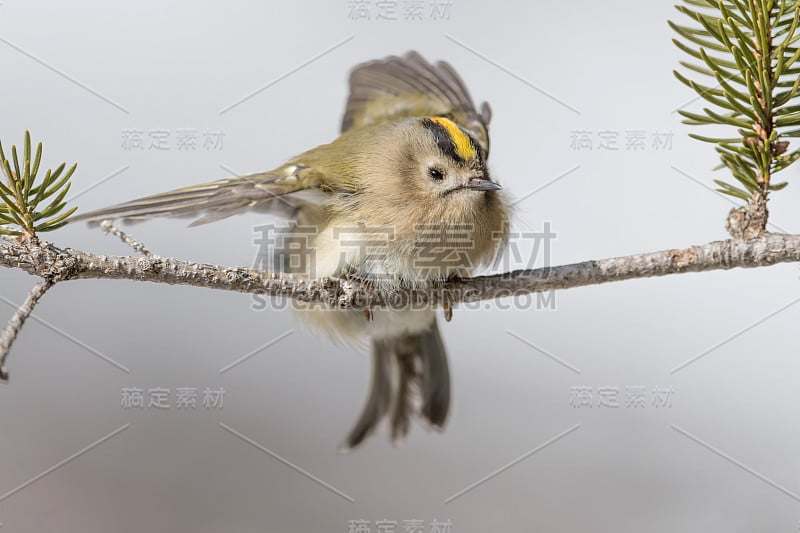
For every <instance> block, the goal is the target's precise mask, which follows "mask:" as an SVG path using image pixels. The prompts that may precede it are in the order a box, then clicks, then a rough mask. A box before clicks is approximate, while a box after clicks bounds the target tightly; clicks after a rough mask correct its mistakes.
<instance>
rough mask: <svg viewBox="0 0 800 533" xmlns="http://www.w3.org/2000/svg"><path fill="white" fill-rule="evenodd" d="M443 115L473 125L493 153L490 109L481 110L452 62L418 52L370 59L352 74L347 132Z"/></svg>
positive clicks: (473, 131) (467, 126)
mask: <svg viewBox="0 0 800 533" xmlns="http://www.w3.org/2000/svg"><path fill="white" fill-rule="evenodd" d="M425 116H443V117H447V118H449V119H450V120H452V121H453V122H455V123H456V124H458V125H459V126H461V127H462V128H464V129H466V130H468V131H469V132H470V133H471V134H472V135H473V136H474V137H475V139H476V140H477V141H478V142H479V143H480V145H481V147H482V148H483V151H484V154H485V156H486V157H488V154H489V121H490V119H491V109H490V108H489V104H488V103H486V102H483V104H481V110H480V112H478V111H477V110H476V109H475V105H474V104H473V103H472V98H471V97H470V95H469V91H468V90H467V87H466V86H465V85H464V82H463V81H462V80H461V77H460V76H459V75H458V73H457V72H456V71H455V70H454V69H453V67H451V66H450V64H448V63H446V62H444V61H439V62H437V63H436V64H431V63H429V62H428V61H427V60H425V58H423V57H422V56H421V55H420V54H418V53H417V52H409V53H407V54H406V55H404V56H402V57H398V56H391V57H388V58H386V59H382V60H376V61H369V62H367V63H362V64H361V65H358V66H356V67H355V68H354V69H353V71H352V72H351V74H350V97H349V99H348V101H347V107H346V109H345V113H344V118H343V120H342V132H345V131H347V130H350V129H353V128H360V127H363V126H370V125H373V124H380V123H383V122H390V121H395V120H399V119H402V118H406V117H425Z"/></svg>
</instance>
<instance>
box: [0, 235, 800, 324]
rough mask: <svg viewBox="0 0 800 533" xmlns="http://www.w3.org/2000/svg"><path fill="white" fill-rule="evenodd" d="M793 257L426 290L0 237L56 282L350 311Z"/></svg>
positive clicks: (582, 269)
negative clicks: (118, 284)
mask: <svg viewBox="0 0 800 533" xmlns="http://www.w3.org/2000/svg"><path fill="white" fill-rule="evenodd" d="M797 261H800V235H787V234H779V233H769V234H765V235H763V236H761V237H757V238H754V239H751V240H748V241H741V240H724V241H714V242H710V243H707V244H703V245H697V246H690V247H689V248H684V249H672V250H662V251H658V252H650V253H644V254H637V255H630V256H624V257H616V258H610V259H600V260H592V261H584V262H582V263H575V264H571V265H562V266H556V267H544V268H538V269H533V270H517V271H514V272H508V273H504V274H496V275H491V276H480V277H475V278H469V279H455V280H450V281H447V282H445V283H443V284H441V285H439V286H436V287H434V288H431V289H428V290H419V289H414V290H411V289H408V290H398V291H396V292H394V293H391V294H386V293H384V292H382V291H381V290H379V289H378V288H375V287H371V286H370V285H368V284H365V283H362V282H360V281H358V280H354V279H333V278H323V279H307V278H303V277H298V276H292V275H284V274H276V273H271V272H262V271H258V270H252V269H248V268H241V267H225V266H220V265H209V264H202V263H195V262H190V261H180V260H177V259H170V258H165V259H160V258H157V257H144V258H138V257H123V256H105V255H103V256H98V255H92V254H88V253H85V252H82V251H79V250H73V249H71V248H64V249H60V248H56V247H55V246H53V245H51V244H47V243H42V242H39V243H20V242H17V241H16V240H14V239H7V238H0V266H5V267H10V268H19V269H22V270H24V271H25V272H28V273H29V274H34V275H37V276H40V277H43V278H45V279H51V280H53V282H58V281H66V280H71V279H127V280H135V281H150V282H154V283H167V284H171V285H193V286H198V287H206V288H211V289H219V290H227V291H238V292H246V293H254V294H267V295H272V296H283V297H288V298H292V299H294V300H297V301H303V302H325V303H327V304H329V305H333V306H336V307H340V308H355V309H365V308H369V307H381V306H394V305H407V304H408V303H409V302H413V303H415V304H420V305H421V304H426V303H427V304H433V305H442V304H447V303H459V302H474V301H478V300H488V299H494V298H500V297H504V296H512V295H520V294H528V293H533V292H543V291H550V290H555V289H569V288H572V287H582V286H586V285H597V284H600V283H608V282H612V281H622V280H627V279H635V278H647V277H655V276H666V275H669V274H678V273H684V272H704V271H708V270H728V269H731V268H737V267H741V268H753V267H761V266H768V265H773V264H776V263H786V262H797Z"/></svg>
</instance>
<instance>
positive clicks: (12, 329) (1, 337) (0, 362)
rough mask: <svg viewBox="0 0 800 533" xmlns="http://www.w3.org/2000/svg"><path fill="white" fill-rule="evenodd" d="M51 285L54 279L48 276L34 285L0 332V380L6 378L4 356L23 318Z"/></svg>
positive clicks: (20, 328)
mask: <svg viewBox="0 0 800 533" xmlns="http://www.w3.org/2000/svg"><path fill="white" fill-rule="evenodd" d="M53 285H55V281H53V280H52V279H49V278H45V279H43V280H41V281H39V283H37V284H36V285H34V286H33V288H32V289H31V291H30V292H29V293H28V296H27V297H26V298H25V301H24V302H22V305H20V306H19V308H18V309H17V310H16V312H14V315H13V316H12V317H11V319H10V320H9V321H8V324H7V325H6V327H5V329H4V330H3V332H2V333H0V380H2V381H7V380H8V369H7V368H6V358H7V357H8V354H9V352H10V351H11V345H12V344H13V343H14V341H15V340H16V339H17V336H18V335H19V332H20V331H21V330H22V326H23V325H24V324H25V320H27V319H28V317H29V316H30V315H31V313H32V312H33V308H34V307H36V304H37V303H39V299H41V297H42V296H44V293H46V292H47V291H48V290H49V289H50V287H52V286H53Z"/></svg>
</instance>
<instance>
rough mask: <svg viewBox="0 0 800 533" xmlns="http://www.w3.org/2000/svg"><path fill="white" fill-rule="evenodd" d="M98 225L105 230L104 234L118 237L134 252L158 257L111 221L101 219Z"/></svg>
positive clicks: (152, 257) (151, 257) (150, 257)
mask: <svg viewBox="0 0 800 533" xmlns="http://www.w3.org/2000/svg"><path fill="white" fill-rule="evenodd" d="M100 227H101V228H102V229H103V231H104V232H106V234H109V233H110V234H111V235H114V236H116V237H119V239H120V240H121V241H122V242H124V243H125V244H127V245H128V246H130V247H131V248H132V249H133V251H134V252H137V253H140V254H142V255H143V256H145V257H147V258H148V259H158V256H157V255H155V254H154V253H153V252H151V251H150V250H148V249H147V248H145V247H144V244H142V243H141V242H139V241H137V240H136V239H134V238H133V237H132V236H131V235H129V234H127V233H125V232H124V231H122V230H121V229H119V228H118V227H117V226H115V225H114V223H113V222H112V221H110V220H103V221H102V222H100Z"/></svg>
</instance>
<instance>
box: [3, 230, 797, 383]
mask: <svg viewBox="0 0 800 533" xmlns="http://www.w3.org/2000/svg"><path fill="white" fill-rule="evenodd" d="M104 229H106V230H107V231H108V232H110V233H113V234H114V235H116V236H118V237H119V238H121V239H122V240H123V241H124V242H126V243H127V244H129V245H130V246H131V247H132V248H133V249H134V250H136V251H139V252H142V253H144V254H146V257H125V256H106V255H92V254H88V253H86V252H82V251H80V250H74V249H71V248H63V249H62V248H57V247H55V246H53V245H52V244H48V243H45V242H41V241H38V240H35V239H34V240H30V241H24V242H20V241H18V240H16V239H12V238H5V237H0V266H5V267H8V268H19V269H21V270H24V271H25V272H27V273H29V274H33V275H36V276H39V277H41V278H42V281H40V282H39V283H38V284H37V285H36V286H35V287H34V288H33V290H31V292H30V294H28V297H27V299H26V300H25V302H24V303H23V304H22V305H21V306H20V308H19V309H18V310H17V311H16V313H15V314H14V316H13V317H12V318H11V320H10V321H9V323H8V326H7V327H6V329H5V330H4V331H3V333H2V335H0V379H4V380H5V379H7V378H8V374H7V372H6V368H5V364H4V363H5V360H6V357H7V355H8V351H9V349H10V347H11V344H12V343H13V341H14V339H15V338H16V336H17V334H18V333H19V331H20V329H21V328H22V325H23V323H24V321H25V319H26V318H27V317H28V316H29V315H30V313H31V311H32V310H33V307H34V306H35V305H36V302H37V301H38V300H39V298H41V297H42V295H43V294H44V293H45V292H46V291H47V290H48V289H49V288H50V287H52V286H53V285H54V284H56V283H58V282H61V281H68V280H73V279H125V280H134V281H149V282H153V283H166V284H170V285H193V286H197V287H206V288H209V289H218V290H227V291H238V292H245V293H252V294H266V295H271V296H278V297H285V298H291V299H293V300H296V301H301V302H323V303H324V304H327V305H329V306H334V307H337V308H341V309H347V308H350V309H363V310H368V309H370V308H371V307H387V306H388V307H391V308H395V309H398V308H405V307H407V306H409V305H414V306H424V305H440V306H442V307H444V308H445V312H446V314H447V312H448V310H449V309H450V308H451V307H450V306H451V305H452V304H455V303H460V302H475V301H479V300H489V299H496V298H503V297H507V296H516V295H524V294H530V293H534V292H544V291H551V290H556V289H569V288H572V287H583V286H586V285H598V284H601V283H608V282H612V281H622V280H627V279H635V278H648V277H655V276H666V275H670V274H679V273H684V272H705V271H708V270H728V269H732V268H737V267H740V268H754V267H762V266H769V265H773V264H776V263H787V262H798V261H800V235H787V234H781V233H768V234H764V235H762V236H760V237H757V238H754V239H751V240H747V241H744V240H733V239H731V240H725V241H714V242H710V243H707V244H702V245H697V246H690V247H688V248H683V249H672V250H662V251H658V252H650V253H644V254H637V255H629V256H624V257H615V258H610V259H599V260H592V261H584V262H582V263H575V264H571V265H562V266H556V267H544V268H538V269H533V270H516V271H514V272H508V273H504V274H496V275H492V276H480V277H475V278H468V279H453V280H449V281H447V282H445V283H442V284H441V285H437V286H436V287H432V288H430V289H427V290H422V289H400V290H397V291H394V292H392V293H386V292H383V291H381V290H380V289H378V288H376V287H373V286H371V285H369V284H367V283H364V282H362V281H359V280H355V279H334V278H323V279H307V278H303V277H298V276H292V275H285V274H277V273H272V272H263V271H259V270H252V269H248V268H241V267H225V266H220V265H209V264H203V263H195V262H190V261H179V260H177V259H170V258H165V259H161V258H159V257H157V256H155V255H153V254H152V253H150V252H149V251H148V250H147V249H146V248H144V246H143V245H141V243H138V242H137V241H135V240H134V239H133V238H132V237H130V236H128V235H126V234H125V233H124V232H122V231H121V230H119V229H117V228H115V227H114V226H113V225H111V224H108V225H106V226H104Z"/></svg>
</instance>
